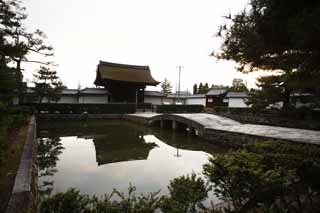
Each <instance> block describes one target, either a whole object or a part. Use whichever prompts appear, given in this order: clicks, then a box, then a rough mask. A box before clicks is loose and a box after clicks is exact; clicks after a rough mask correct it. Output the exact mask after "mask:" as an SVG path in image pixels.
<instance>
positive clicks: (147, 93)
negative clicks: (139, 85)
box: [144, 91, 166, 97]
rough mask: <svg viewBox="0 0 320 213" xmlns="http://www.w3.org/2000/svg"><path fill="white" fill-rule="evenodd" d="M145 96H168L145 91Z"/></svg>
mask: <svg viewBox="0 0 320 213" xmlns="http://www.w3.org/2000/svg"><path fill="white" fill-rule="evenodd" d="M144 95H145V96H157V97H165V96H166V94H164V93H162V92H158V91H144Z"/></svg>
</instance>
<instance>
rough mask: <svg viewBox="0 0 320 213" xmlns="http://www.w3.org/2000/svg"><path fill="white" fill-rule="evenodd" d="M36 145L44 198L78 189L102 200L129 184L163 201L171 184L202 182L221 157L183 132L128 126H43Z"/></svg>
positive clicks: (111, 123) (119, 123)
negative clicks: (182, 179)
mask: <svg viewBox="0 0 320 213" xmlns="http://www.w3.org/2000/svg"><path fill="white" fill-rule="evenodd" d="M38 143H39V145H38V161H39V179H38V185H39V189H40V194H42V195H50V194H51V195H52V194H55V193H57V192H64V191H66V190H67V189H68V188H70V187H74V188H76V189H78V190H80V192H81V193H83V194H89V195H97V196H101V195H103V194H110V193H111V192H112V190H113V189H114V188H116V189H118V190H119V191H123V192H126V191H127V189H128V187H129V184H132V185H133V186H136V188H137V193H138V194H140V193H145V194H147V193H149V192H154V191H158V190H161V192H160V194H161V195H164V194H167V192H168V189H167V186H168V184H169V182H170V180H172V179H174V178H176V177H179V176H181V175H186V174H191V173H192V172H194V173H196V174H198V175H200V176H201V175H202V170H203V168H202V167H203V165H204V164H205V163H207V162H208V157H210V156H212V155H214V153H219V152H223V150H222V149H221V147H220V148H218V147H217V146H215V145H213V144H210V143H208V142H207V141H205V140H202V139H200V138H198V137H196V136H188V135H187V134H186V133H184V132H174V131H172V130H166V129H160V128H158V129H150V128H147V127H145V126H139V125H134V124H132V123H128V122H124V121H108V122H91V123H90V122H89V123H84V122H83V123H81V122H80V123H79V122H78V123H72V122H70V123H65V122H64V123H41V124H40V125H38ZM211 200H213V201H217V199H216V198H214V197H211Z"/></svg>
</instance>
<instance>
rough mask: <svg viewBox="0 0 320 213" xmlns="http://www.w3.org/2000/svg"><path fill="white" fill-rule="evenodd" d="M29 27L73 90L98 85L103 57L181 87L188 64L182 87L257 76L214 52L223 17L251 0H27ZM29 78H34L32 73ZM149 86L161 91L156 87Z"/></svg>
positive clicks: (222, 82) (251, 82) (249, 82)
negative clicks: (43, 38)
mask: <svg viewBox="0 0 320 213" xmlns="http://www.w3.org/2000/svg"><path fill="white" fill-rule="evenodd" d="M25 2H26V3H25V6H26V7H27V13H28V15H29V16H28V19H27V23H26V27H27V29H28V30H34V29H37V28H39V29H41V30H42V31H44V32H45V33H46V34H47V36H48V43H49V44H51V45H52V46H53V47H54V50H55V51H54V53H55V58H54V60H55V62H56V63H57V64H59V66H58V67H57V71H58V75H59V76H60V78H61V79H62V81H63V82H64V83H65V84H66V85H67V86H68V88H77V85H78V82H80V84H81V86H82V87H93V86H94V85H93V81H94V79H95V71H96V66H97V64H98V63H99V60H104V61H108V62H114V63H124V64H134V65H149V66H150V69H151V72H152V75H153V77H154V78H155V79H156V80H158V81H163V79H164V78H165V77H167V78H168V79H169V81H170V82H171V84H172V86H173V88H174V89H175V87H176V85H177V83H178V69H177V66H179V65H181V66H183V69H182V73H181V90H185V89H189V90H192V86H193V84H194V83H199V82H208V83H209V85H211V84H224V85H231V82H232V79H233V78H243V79H244V80H246V81H247V82H248V86H250V87H252V86H254V84H255V77H256V76H257V74H255V75H252V74H250V75H245V74H241V73H239V72H237V71H236V70H235V64H234V63H232V62H226V61H218V62H217V60H216V59H215V58H213V57H211V56H209V55H210V53H211V52H212V51H213V50H216V49H218V48H219V46H220V45H219V42H221V41H219V39H217V38H216V37H215V34H216V32H217V30H218V26H219V25H220V24H222V23H223V22H224V19H223V18H222V16H223V15H227V14H228V13H229V12H231V13H233V14H234V13H236V12H239V11H240V10H242V9H243V8H244V7H245V5H246V4H247V2H248V0H90V1H84V0H26V1H25ZM25 73H26V78H27V79H29V80H32V77H31V71H30V70H29V71H27V72H25ZM148 89H152V90H155V89H159V87H157V88H154V87H153V88H152V87H151V88H148Z"/></svg>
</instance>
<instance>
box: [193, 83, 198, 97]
mask: <svg viewBox="0 0 320 213" xmlns="http://www.w3.org/2000/svg"><path fill="white" fill-rule="evenodd" d="M193 94H194V95H195V94H198V85H197V84H194V85H193Z"/></svg>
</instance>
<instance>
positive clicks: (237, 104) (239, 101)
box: [228, 98, 248, 108]
mask: <svg viewBox="0 0 320 213" xmlns="http://www.w3.org/2000/svg"><path fill="white" fill-rule="evenodd" d="M228 107H230V108H248V106H247V105H246V103H245V99H244V98H229V103H228Z"/></svg>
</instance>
